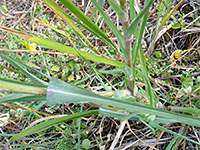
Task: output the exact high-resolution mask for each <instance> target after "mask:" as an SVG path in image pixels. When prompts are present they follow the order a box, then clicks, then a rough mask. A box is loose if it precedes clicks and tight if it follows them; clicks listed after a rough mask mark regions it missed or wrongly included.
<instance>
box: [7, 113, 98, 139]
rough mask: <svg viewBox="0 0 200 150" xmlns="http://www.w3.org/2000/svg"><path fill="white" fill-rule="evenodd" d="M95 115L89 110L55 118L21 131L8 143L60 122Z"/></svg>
mask: <svg viewBox="0 0 200 150" xmlns="http://www.w3.org/2000/svg"><path fill="white" fill-rule="evenodd" d="M95 114H98V111H97V110H91V111H86V112H81V113H75V114H71V115H68V116H64V117H61V118H55V119H53V120H48V121H46V122H43V123H40V124H37V125H35V126H33V127H31V128H28V129H25V130H23V131H22V132H20V133H19V134H17V135H15V136H13V137H12V138H11V139H10V140H9V142H13V141H15V140H18V139H21V138H23V137H25V136H27V135H31V134H34V133H38V132H41V131H43V130H46V129H48V128H50V127H52V126H54V125H56V124H58V123H61V122H66V121H69V120H73V119H78V118H80V117H86V116H91V115H95Z"/></svg>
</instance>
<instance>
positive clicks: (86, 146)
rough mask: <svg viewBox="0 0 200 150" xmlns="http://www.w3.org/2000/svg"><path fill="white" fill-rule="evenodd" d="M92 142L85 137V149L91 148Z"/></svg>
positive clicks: (83, 145) (83, 144)
mask: <svg viewBox="0 0 200 150" xmlns="http://www.w3.org/2000/svg"><path fill="white" fill-rule="evenodd" d="M90 143H91V141H90V140H88V139H84V140H83V142H82V147H83V148H84V149H89V148H90Z"/></svg>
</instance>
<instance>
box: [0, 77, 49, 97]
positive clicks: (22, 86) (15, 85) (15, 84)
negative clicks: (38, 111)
mask: <svg viewBox="0 0 200 150" xmlns="http://www.w3.org/2000/svg"><path fill="white" fill-rule="evenodd" d="M0 90H2V91H9V92H18V93H28V94H35V95H46V86H43V85H35V84H30V83H26V82H19V81H15V80H7V79H1V78H0Z"/></svg>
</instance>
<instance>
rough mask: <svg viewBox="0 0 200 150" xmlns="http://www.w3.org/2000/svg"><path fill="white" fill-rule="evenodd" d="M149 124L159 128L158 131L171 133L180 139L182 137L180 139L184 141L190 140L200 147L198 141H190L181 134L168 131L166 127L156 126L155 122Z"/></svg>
mask: <svg viewBox="0 0 200 150" xmlns="http://www.w3.org/2000/svg"><path fill="white" fill-rule="evenodd" d="M149 124H150V125H151V126H153V127H155V128H157V129H160V130H163V131H165V132H168V133H170V134H173V135H175V136H178V137H180V138H182V139H185V140H188V141H190V142H193V143H195V144H197V145H200V143H199V142H196V141H194V140H192V139H189V138H187V137H185V136H183V135H181V134H180V133H176V132H174V131H171V130H168V129H166V128H164V127H162V126H160V125H158V124H156V123H154V122H150V123H149Z"/></svg>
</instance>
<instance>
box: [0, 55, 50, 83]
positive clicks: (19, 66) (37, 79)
mask: <svg viewBox="0 0 200 150" xmlns="http://www.w3.org/2000/svg"><path fill="white" fill-rule="evenodd" d="M0 56H1V57H2V58H3V59H5V60H6V61H7V62H9V63H10V64H12V65H13V66H15V67H16V68H18V69H19V70H20V71H21V72H22V73H23V74H25V75H26V76H27V77H29V78H30V79H31V80H32V81H33V82H35V83H37V84H42V85H47V84H48V83H47V82H45V81H43V80H41V79H39V78H37V77H36V76H34V75H33V74H31V73H30V72H28V71H27V70H26V69H24V68H23V66H22V65H21V63H18V62H17V61H16V60H13V58H12V57H8V56H6V55H5V54H4V53H3V52H0Z"/></svg>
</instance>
